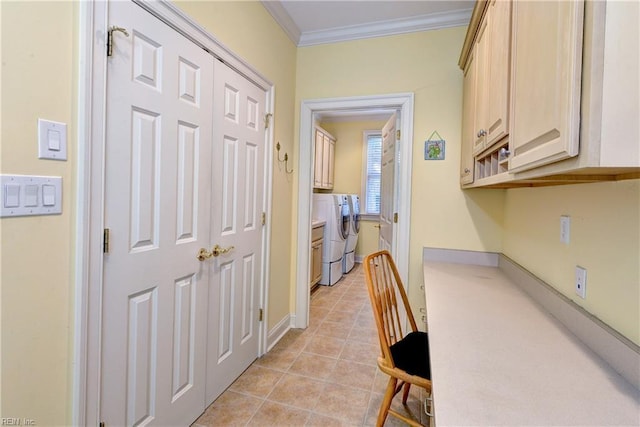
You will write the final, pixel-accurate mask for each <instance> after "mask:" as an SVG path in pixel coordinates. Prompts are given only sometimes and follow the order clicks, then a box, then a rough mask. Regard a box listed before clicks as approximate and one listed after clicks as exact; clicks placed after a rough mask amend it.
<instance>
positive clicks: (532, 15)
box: [509, 0, 584, 172]
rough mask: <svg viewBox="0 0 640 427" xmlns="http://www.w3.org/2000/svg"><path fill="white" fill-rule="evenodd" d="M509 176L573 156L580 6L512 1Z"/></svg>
mask: <svg viewBox="0 0 640 427" xmlns="http://www.w3.org/2000/svg"><path fill="white" fill-rule="evenodd" d="M512 6H513V76H512V78H513V86H512V88H513V102H512V126H511V140H510V146H509V147H510V152H511V157H510V159H509V172H519V171H524V170H527V169H531V168H534V167H538V166H541V165H545V164H548V163H552V162H556V161H559V160H562V159H566V158H569V157H573V156H576V155H578V152H579V136H580V83H581V65H582V34H583V33H582V29H583V12H584V3H583V2H582V1H576V0H572V1H552V2H546V1H545V2H542V1H516V2H513V4H512Z"/></svg>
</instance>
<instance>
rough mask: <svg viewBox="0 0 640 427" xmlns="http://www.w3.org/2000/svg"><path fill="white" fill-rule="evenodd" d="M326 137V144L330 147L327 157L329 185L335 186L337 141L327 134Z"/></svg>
mask: <svg viewBox="0 0 640 427" xmlns="http://www.w3.org/2000/svg"><path fill="white" fill-rule="evenodd" d="M325 138H326V139H325V144H326V145H327V146H328V147H329V154H328V159H327V187H328V188H333V175H334V165H335V153H336V142H335V141H334V140H333V139H330V138H327V137H326V136H325Z"/></svg>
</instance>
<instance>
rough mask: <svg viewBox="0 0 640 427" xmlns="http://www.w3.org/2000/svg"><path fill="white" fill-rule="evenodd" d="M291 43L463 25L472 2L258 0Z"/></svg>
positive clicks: (462, 0) (321, 41)
mask: <svg viewBox="0 0 640 427" xmlns="http://www.w3.org/2000/svg"><path fill="white" fill-rule="evenodd" d="M261 1H262V4H263V5H264V7H265V8H266V9H267V10H268V11H269V13H271V15H272V16H273V17H274V19H275V20H276V21H277V22H278V23H279V24H280V26H281V27H282V28H283V29H284V31H285V32H286V33H287V35H288V36H289V37H290V38H291V40H293V42H294V43H295V44H296V45H297V46H309V45H315V44H323V43H335V42H340V41H346V40H356V39H363V38H369V37H380V36H387V35H393V34H404V33H410V32H414V31H426V30H434V29H438V28H447V27H455V26H462V25H467V24H468V23H469V19H470V17H471V12H472V10H473V6H474V3H475V0H394V1H389V0H346V1H333V0H325V1H318V0H261Z"/></svg>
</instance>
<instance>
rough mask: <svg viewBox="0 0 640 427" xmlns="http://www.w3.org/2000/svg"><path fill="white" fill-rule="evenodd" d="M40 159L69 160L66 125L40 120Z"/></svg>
mask: <svg viewBox="0 0 640 427" xmlns="http://www.w3.org/2000/svg"><path fill="white" fill-rule="evenodd" d="M38 158H39V159H51V160H67V125H66V123H60V122H54V121H51V120H45V119H38Z"/></svg>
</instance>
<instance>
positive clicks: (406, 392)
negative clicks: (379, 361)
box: [402, 383, 411, 405]
mask: <svg viewBox="0 0 640 427" xmlns="http://www.w3.org/2000/svg"><path fill="white" fill-rule="evenodd" d="M410 388H411V383H404V390H403V391H402V404H403V405H406V404H407V398H408V397H409V389H410Z"/></svg>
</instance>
